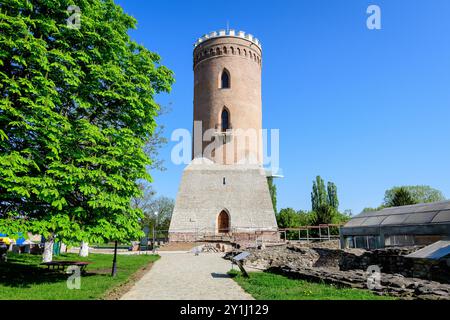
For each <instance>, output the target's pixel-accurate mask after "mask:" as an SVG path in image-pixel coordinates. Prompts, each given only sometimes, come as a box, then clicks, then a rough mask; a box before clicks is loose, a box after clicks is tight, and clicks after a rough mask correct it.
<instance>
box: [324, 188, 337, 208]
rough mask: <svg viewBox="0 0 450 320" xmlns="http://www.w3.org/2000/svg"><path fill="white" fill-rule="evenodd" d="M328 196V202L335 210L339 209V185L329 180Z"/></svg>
mask: <svg viewBox="0 0 450 320" xmlns="http://www.w3.org/2000/svg"><path fill="white" fill-rule="evenodd" d="M327 197H328V204H329V205H330V206H331V207H332V208H334V209H335V210H338V208H339V200H338V196H337V187H336V185H335V184H334V183H333V182H328V184H327Z"/></svg>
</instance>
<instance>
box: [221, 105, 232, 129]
mask: <svg viewBox="0 0 450 320" xmlns="http://www.w3.org/2000/svg"><path fill="white" fill-rule="evenodd" d="M229 119H230V115H229V114H228V111H227V109H223V110H222V132H225V131H227V130H228V129H229V128H230V123H229V121H230V120H229Z"/></svg>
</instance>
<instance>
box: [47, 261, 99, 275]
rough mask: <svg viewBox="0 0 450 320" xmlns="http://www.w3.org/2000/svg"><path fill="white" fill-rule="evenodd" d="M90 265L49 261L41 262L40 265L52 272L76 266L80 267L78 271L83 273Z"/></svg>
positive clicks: (86, 263)
mask: <svg viewBox="0 0 450 320" xmlns="http://www.w3.org/2000/svg"><path fill="white" fill-rule="evenodd" d="M89 264H91V262H86V261H64V260H61V261H50V262H43V263H41V265H43V266H47V270H49V269H50V267H51V268H52V270H55V269H56V270H64V269H65V268H66V267H68V266H77V267H80V271H81V272H82V273H83V272H85V270H86V267H87V266H88V265H89Z"/></svg>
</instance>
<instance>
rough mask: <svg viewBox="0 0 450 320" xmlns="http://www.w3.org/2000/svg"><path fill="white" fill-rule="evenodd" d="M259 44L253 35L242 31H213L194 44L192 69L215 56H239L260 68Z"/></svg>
mask: <svg viewBox="0 0 450 320" xmlns="http://www.w3.org/2000/svg"><path fill="white" fill-rule="evenodd" d="M261 53H262V49H261V43H260V41H259V40H258V39H257V38H255V37H254V36H253V35H251V34H249V33H245V32H244V31H238V32H236V31H235V30H232V29H231V30H228V31H227V30H220V31H217V32H216V31H213V32H211V33H209V34H206V35H204V36H203V37H201V38H199V39H198V40H197V41H196V42H195V44H194V68H195V66H196V65H197V64H198V63H199V62H201V61H203V60H205V59H209V58H213V57H217V56H224V55H229V56H233V55H234V56H240V57H243V58H247V59H250V60H253V61H254V62H255V63H257V64H258V65H260V66H261V64H262V58H261Z"/></svg>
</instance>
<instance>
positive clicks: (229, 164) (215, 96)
mask: <svg viewBox="0 0 450 320" xmlns="http://www.w3.org/2000/svg"><path fill="white" fill-rule="evenodd" d="M261 53H262V51H261V44H260V43H259V41H258V39H256V38H254V37H253V36H252V35H250V34H245V33H244V32H242V31H240V32H238V33H236V32H235V31H234V30H229V31H225V30H221V31H219V32H212V33H210V34H208V35H205V36H203V37H201V38H200V39H198V40H197V42H196V43H195V49H194V130H193V131H194V134H193V136H194V138H193V140H194V141H193V160H192V161H191V163H190V164H189V165H188V166H187V167H186V168H185V169H184V171H183V176H182V177H181V183H180V187H179V189H178V194H177V199H176V201H175V207H174V210H173V214H172V219H171V221H170V227H169V239H170V241H192V242H196V241H214V242H217V241H220V242H225V243H226V242H231V243H238V244H240V245H245V243H247V244H249V243H250V244H251V245H254V243H255V241H263V242H265V241H274V242H277V241H278V240H279V235H278V230H277V222H276V219H275V212H274V208H273V205H272V200H271V197H270V192H269V187H268V183H267V177H266V172H265V170H264V168H263V166H262V162H263V158H262V154H263V152H262V132H261V129H262V110H261ZM205 158H206V159H205Z"/></svg>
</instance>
